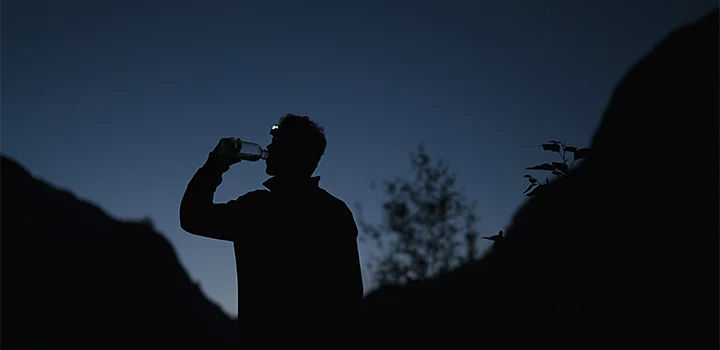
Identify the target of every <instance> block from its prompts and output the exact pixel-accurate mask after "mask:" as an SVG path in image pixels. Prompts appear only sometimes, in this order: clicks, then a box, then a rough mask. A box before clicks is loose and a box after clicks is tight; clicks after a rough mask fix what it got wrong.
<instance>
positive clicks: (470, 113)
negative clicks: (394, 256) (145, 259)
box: [1, 0, 717, 315]
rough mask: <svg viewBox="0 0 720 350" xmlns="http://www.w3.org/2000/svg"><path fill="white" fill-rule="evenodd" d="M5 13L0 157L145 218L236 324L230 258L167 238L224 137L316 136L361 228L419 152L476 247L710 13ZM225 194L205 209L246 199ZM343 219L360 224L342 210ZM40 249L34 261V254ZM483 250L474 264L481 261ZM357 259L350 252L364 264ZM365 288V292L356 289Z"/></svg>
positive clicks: (91, 4) (245, 174) (573, 5)
mask: <svg viewBox="0 0 720 350" xmlns="http://www.w3.org/2000/svg"><path fill="white" fill-rule="evenodd" d="M302 3H303V4H302V5H301V2H300V1H291V0H284V1H270V0H265V1H208V0H206V1H189V0H179V1H172V2H169V1H144V0H143V1H141V0H126V1H118V0H103V1H93V0H69V1H57V0H4V1H2V48H1V49H2V52H1V53H2V56H1V58H2V67H1V68H2V106H1V108H2V111H1V112H2V114H1V117H2V120H1V122H2V124H1V130H2V139H1V141H2V144H1V145H2V152H3V153H5V154H7V155H9V156H12V157H14V158H15V159H17V160H18V161H19V162H20V163H22V164H23V165H24V166H25V167H27V168H28V169H29V170H30V172H31V173H33V174H35V175H37V176H39V177H40V178H43V179H45V180H47V181H49V182H50V183H52V184H54V185H56V186H59V187H61V188H65V189H69V190H71V191H72V192H74V193H75V194H77V195H78V196H80V197H81V198H84V199H87V200H90V201H92V202H95V203H97V204H98V205H100V206H101V207H102V208H104V209H105V210H106V211H108V212H109V213H110V214H111V215H113V216H115V217H116V218H120V219H124V218H141V217H145V216H149V217H150V218H152V219H153V221H154V222H155V225H156V227H157V229H158V230H159V231H161V232H162V233H164V234H165V235H166V236H167V237H168V239H169V240H170V241H171V242H172V244H173V245H174V247H175V249H176V251H177V253H178V255H179V257H180V259H181V261H182V263H183V264H184V265H185V267H186V268H187V269H188V272H189V273H190V275H191V277H192V278H193V279H194V280H196V281H198V282H199V283H200V284H201V287H202V289H203V290H204V291H205V292H206V294H207V295H208V296H209V297H210V298H211V299H213V300H215V301H217V302H218V303H219V304H220V305H221V306H222V307H223V308H224V309H225V310H226V311H227V312H228V313H229V314H233V315H235V314H236V305H237V303H236V278H235V265H234V260H233V251H232V244H231V243H228V242H222V241H214V240H211V239H206V238H200V237H196V236H192V235H190V234H187V233H185V232H184V231H182V230H181V229H180V227H179V222H178V209H179V206H180V199H181V197H182V194H183V192H184V190H185V186H186V185H187V182H188V181H189V180H190V178H191V177H192V175H193V173H194V172H195V170H197V168H198V167H199V166H201V165H202V163H203V162H204V161H205V159H206V156H207V153H208V152H209V151H211V150H212V148H213V147H214V146H215V144H216V143H217V141H218V139H219V138H221V137H229V136H236V137H240V138H243V139H247V140H249V141H255V142H258V143H260V144H262V145H266V144H267V143H268V142H269V141H270V135H268V130H269V128H270V126H272V124H274V123H275V122H276V121H277V120H278V118H279V117H280V116H282V115H283V114H285V113H296V114H303V115H309V116H310V117H311V118H313V119H315V120H317V121H318V122H320V124H321V125H323V126H324V127H325V129H326V133H327V139H328V149H327V152H326V154H325V156H324V157H323V160H322V161H321V164H320V167H319V168H318V171H317V172H316V174H317V175H320V176H321V177H322V180H321V182H320V184H321V186H323V187H324V188H325V189H327V190H328V191H329V192H330V193H333V194H334V195H336V196H337V197H339V198H341V199H343V200H344V201H345V202H346V203H348V205H350V207H351V208H353V209H355V203H358V202H359V203H362V205H363V207H364V208H365V216H366V218H368V219H369V220H371V221H377V220H379V218H380V214H379V213H380V212H379V210H378V209H377V208H376V207H378V204H379V200H380V199H381V197H380V196H379V195H378V194H376V193H373V192H372V191H370V190H369V187H368V186H369V184H370V181H371V180H373V179H385V178H392V177H395V176H402V175H405V174H409V173H408V171H409V159H408V153H409V152H410V151H411V150H412V149H413V148H414V147H415V146H416V145H417V144H418V143H419V142H421V141H422V142H424V144H425V145H426V149H427V150H428V152H429V153H430V154H431V155H432V156H435V157H441V158H443V159H444V160H446V161H447V162H448V163H449V165H450V166H451V168H452V169H453V170H454V171H455V172H456V173H457V175H458V180H459V183H460V184H461V185H462V186H463V187H464V188H465V189H466V190H467V195H468V197H470V198H471V199H473V200H476V201H477V203H478V206H477V214H478V215H479V217H480V221H479V223H478V229H479V231H480V233H481V234H482V235H490V234H494V233H496V232H497V230H499V229H501V228H503V227H504V226H505V225H507V224H508V222H509V220H510V217H511V215H512V214H513V211H514V210H515V209H516V208H517V206H518V205H519V204H521V203H522V201H523V200H524V197H523V195H522V191H523V190H524V188H525V184H526V182H525V179H523V175H524V173H525V172H524V170H523V169H524V168H525V167H527V166H529V165H534V164H535V163H537V162H541V161H545V160H551V159H552V158H551V157H549V154H545V153H543V152H542V151H541V150H540V148H538V147H537V145H538V144H540V143H542V142H545V141H547V140H550V139H560V140H564V141H565V142H566V143H568V144H571V145H576V146H581V147H582V146H587V145H588V143H589V140H590V137H591V135H592V133H593V131H594V128H595V127H596V125H597V123H598V121H599V117H600V115H601V113H602V110H603V108H604V106H605V104H606V103H607V101H608V98H609V95H610V93H611V91H612V88H613V87H614V85H615V84H616V83H617V81H618V80H619V79H620V77H621V76H622V74H623V73H624V72H625V71H626V70H627V69H628V68H629V66H630V65H631V64H633V63H634V62H635V61H636V60H637V59H638V58H639V57H640V56H642V55H644V54H645V53H647V52H648V50H650V49H651V48H652V46H653V45H654V44H656V43H657V42H658V41H659V40H661V39H662V38H663V37H664V36H665V35H666V34H667V33H668V32H669V31H670V30H672V29H673V28H675V27H676V26H678V25H681V24H684V23H686V22H688V21H693V20H695V19H697V18H699V17H700V16H702V15H703V14H704V13H706V12H707V11H709V10H711V9H712V8H714V7H716V6H717V1H716V0H674V1H669V0H662V1H661V0H644V1H643V0H624V1H623V0H604V1H601V0H588V1H570V0H565V1H555V0H552V1H531V0H520V1H497V0H492V1H390V0H387V1H354V0H353V1H350V0H348V1H304V2H302ZM266 178H267V176H266V175H265V173H264V164H260V163H241V164H238V165H236V166H234V167H233V168H232V169H231V170H230V171H229V172H228V173H226V175H225V176H224V179H225V180H224V182H223V184H222V185H221V186H220V188H219V190H218V192H217V193H216V198H215V199H216V202H225V201H227V200H230V199H233V198H235V197H237V196H239V195H241V194H243V193H245V192H247V191H250V190H253V189H257V188H261V187H262V185H261V182H262V181H264V180H265V179H266ZM355 212H356V218H357V211H355ZM40 244H41V243H40ZM482 244H483V246H482V247H481V248H483V249H485V248H487V245H486V244H485V243H482ZM371 254H372V249H371V248H370V247H368V246H361V258H362V259H363V260H367V259H368V258H369V256H370V255H371ZM364 273H365V274H366V276H365V279H366V283H367V282H368V280H369V273H368V272H367V271H364Z"/></svg>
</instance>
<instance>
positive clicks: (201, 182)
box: [180, 152, 237, 240]
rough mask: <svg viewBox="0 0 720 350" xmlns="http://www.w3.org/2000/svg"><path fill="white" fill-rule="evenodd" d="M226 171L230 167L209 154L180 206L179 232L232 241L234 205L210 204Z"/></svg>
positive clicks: (189, 184)
mask: <svg viewBox="0 0 720 350" xmlns="http://www.w3.org/2000/svg"><path fill="white" fill-rule="evenodd" d="M228 169H230V164H229V163H228V162H227V161H225V160H224V159H222V157H221V156H219V155H217V154H216V153H215V152H212V153H210V155H209V156H208V159H207V161H206V162H205V164H204V165H203V166H202V167H201V168H200V169H198V170H197V172H195V175H193V177H192V179H191V180H190V183H188V186H187V189H186V190H185V194H184V195H183V198H182V202H181V203H180V227H181V228H182V229H183V230H185V231H187V232H188V233H192V234H194V235H198V236H203V237H209V238H215V239H222V240H232V238H233V236H234V230H233V227H232V223H231V220H232V217H233V213H234V212H236V211H237V208H236V207H237V205H236V201H234V200H232V201H229V202H227V203H221V204H216V203H214V197H215V190H217V187H218V186H220V183H221V182H222V174H223V173H225V172H226V171H228Z"/></svg>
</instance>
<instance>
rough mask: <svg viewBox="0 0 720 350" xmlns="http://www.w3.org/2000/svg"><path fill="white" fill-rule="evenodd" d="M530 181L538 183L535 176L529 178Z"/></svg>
mask: <svg viewBox="0 0 720 350" xmlns="http://www.w3.org/2000/svg"><path fill="white" fill-rule="evenodd" d="M528 181H530V183H531V184H534V183H537V179H536V178H534V177H531V178H529V179H528Z"/></svg>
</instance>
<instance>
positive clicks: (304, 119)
mask: <svg viewBox="0 0 720 350" xmlns="http://www.w3.org/2000/svg"><path fill="white" fill-rule="evenodd" d="M277 130H282V131H283V133H284V132H287V133H288V134H289V135H290V137H291V138H292V139H293V140H295V141H297V142H298V143H299V144H298V147H299V148H301V149H303V150H304V151H306V152H308V158H309V159H312V160H313V161H315V164H314V165H315V166H317V162H319V161H320V158H321V157H322V156H323V154H324V153H325V147H327V140H326V139H325V129H324V128H323V127H322V126H320V125H319V124H318V123H317V122H314V121H312V120H311V119H310V118H309V117H308V116H299V115H295V114H291V113H288V114H286V115H285V116H283V117H282V118H280V122H279V123H278V124H277V129H275V128H274V129H273V130H271V132H270V134H272V135H274V134H275V132H276V131H277Z"/></svg>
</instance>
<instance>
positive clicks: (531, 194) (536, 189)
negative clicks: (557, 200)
mask: <svg viewBox="0 0 720 350" xmlns="http://www.w3.org/2000/svg"><path fill="white" fill-rule="evenodd" d="M542 186H544V185H540V184H537V187H535V189H534V190H532V191H530V192H527V193H525V195H526V196H528V197H531V196H534V195H535V192H537V191H538V189H539V188H540V187H542Z"/></svg>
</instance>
